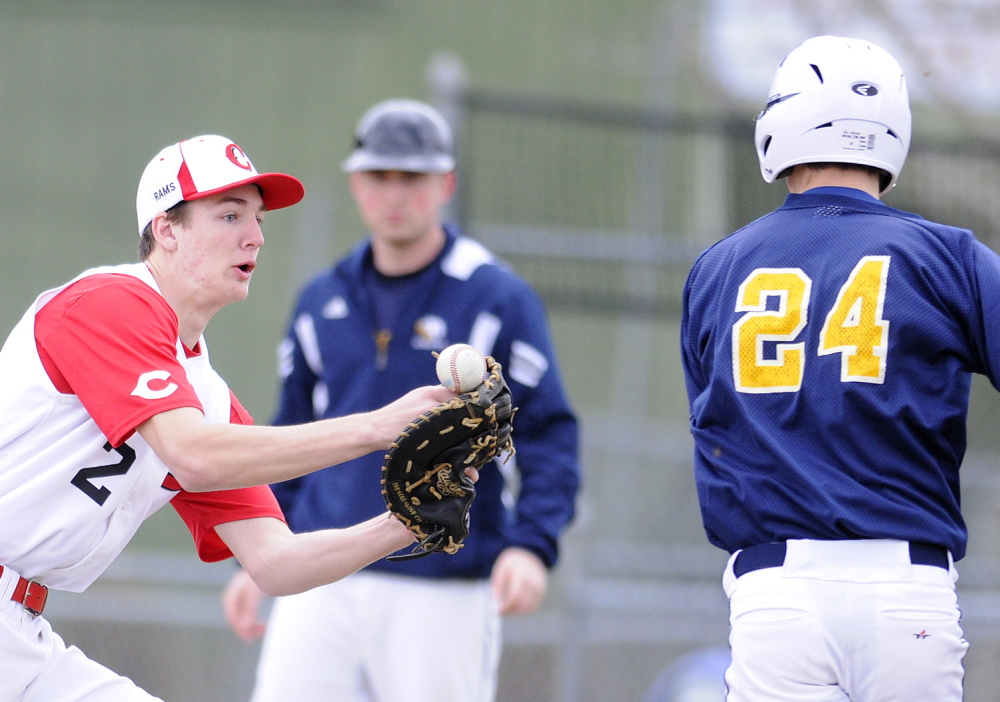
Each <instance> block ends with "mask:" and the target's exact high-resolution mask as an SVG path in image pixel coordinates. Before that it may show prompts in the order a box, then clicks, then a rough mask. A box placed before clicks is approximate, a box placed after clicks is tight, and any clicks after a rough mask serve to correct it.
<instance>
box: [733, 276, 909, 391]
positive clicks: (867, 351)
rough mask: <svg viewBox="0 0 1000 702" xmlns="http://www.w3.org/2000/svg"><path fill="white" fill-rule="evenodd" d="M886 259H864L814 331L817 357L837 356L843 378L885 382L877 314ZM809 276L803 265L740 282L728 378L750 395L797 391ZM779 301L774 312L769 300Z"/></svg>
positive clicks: (883, 337)
mask: <svg viewBox="0 0 1000 702" xmlns="http://www.w3.org/2000/svg"><path fill="white" fill-rule="evenodd" d="M889 259H890V257H889V256H865V257H864V258H862V259H861V260H860V261H858V264H857V265H856V266H855V267H854V270H853V271H851V274H850V276H848V278H847V281H846V282H845V283H844V284H843V285H842V286H841V288H840V292H839V293H838V295H837V300H836V302H835V303H834V305H833V307H832V308H831V309H830V311H829V312H828V313H827V315H826V320H825V322H824V324H823V328H822V329H821V330H820V333H819V348H818V349H817V350H816V352H817V355H820V356H825V355H828V354H840V358H841V363H840V380H841V382H845V383H849V382H855V383H882V382H883V381H884V380H885V362H886V356H887V354H888V341H889V322H888V321H887V320H885V319H883V318H882V308H883V305H884V303H885V288H886V280H887V276H888V273H889ZM811 293H812V280H810V279H809V276H807V275H806V274H805V273H804V272H803V271H802V269H800V268H758V269H756V270H754V271H753V272H751V273H750V275H748V276H747V277H746V279H745V280H744V281H743V283H742V284H741V285H740V289H739V293H738V299H737V301H736V311H737V312H745V314H744V315H743V316H741V317H740V319H739V320H738V321H737V322H736V324H734V325H733V380H734V382H735V384H736V389H737V390H739V391H740V392H747V393H772V392H797V391H798V390H799V389H800V388H801V387H802V376H803V373H804V371H805V363H806V348H805V347H806V344H805V341H798V342H796V341H795V339H797V338H798V337H799V335H800V334H801V332H802V330H803V329H805V328H806V325H807V324H808V323H809V319H808V310H809V296H810V294H811ZM775 299H776V300H777V309H770V308H772V307H774V306H775V305H774V303H773V302H772V303H771V304H770V305H769V304H768V301H769V300H775Z"/></svg>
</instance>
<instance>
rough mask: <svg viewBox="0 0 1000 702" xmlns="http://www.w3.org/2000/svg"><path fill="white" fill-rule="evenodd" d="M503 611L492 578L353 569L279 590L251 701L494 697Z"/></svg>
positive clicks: (440, 701) (450, 701) (476, 701)
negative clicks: (300, 588) (323, 581)
mask: <svg viewBox="0 0 1000 702" xmlns="http://www.w3.org/2000/svg"><path fill="white" fill-rule="evenodd" d="M499 659H500V618H499V614H498V611H497V605H496V601H495V600H494V599H493V595H492V592H491V591H490V586H489V582H488V581H456V580H431V579H426V578H411V577H400V576H390V575H382V574H377V573H369V572H361V573H355V574H354V575H351V576H349V577H347V578H345V579H344V580H341V581H339V582H336V583H333V584H332V585H325V586H323V587H318V588H315V589H313V590H309V591H308V592H304V593H302V594H299V595H292V596H290V597H281V598H278V599H277V600H276V601H275V603H274V609H273V610H272V612H271V617H270V620H269V622H268V627H267V634H266V635H265V637H264V645H263V649H262V651H261V659H260V663H259V666H258V670H257V683H256V688H255V690H254V695H253V698H252V700H253V702H288V700H296V702H329V700H338V702H399V701H400V700H406V702H492V700H493V698H494V696H495V693H496V672H497V666H498V664H499Z"/></svg>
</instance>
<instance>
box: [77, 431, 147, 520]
mask: <svg viewBox="0 0 1000 702" xmlns="http://www.w3.org/2000/svg"><path fill="white" fill-rule="evenodd" d="M104 450H105V451H107V452H108V453H111V451H112V450H114V451H115V453H117V454H118V455H119V456H121V457H122V460H120V461H118V463H112V464H110V465H106V466H94V467H93V468H84V469H82V470H80V471H77V474H76V475H75V476H73V479H72V480H71V481H70V482H71V483H73V485H74V486H75V487H77V488H79V489H80V490H82V491H83V494H84V495H86V496H87V497H89V498H90V499H92V500H93V501H94V502H96V503H97V504H99V505H103V504H104V503H105V502H107V500H108V496H109V495H110V494H111V491H110V490H108V489H107V488H106V487H104V486H103V485H102V486H100V487H98V486H97V485H95V484H94V483H92V482H90V481H91V480H95V479H100V478H111V477H114V476H116V475H125V474H126V473H128V469H129V468H131V467H132V464H133V463H135V451H134V450H133V449H132V447H131V446H129V445H128V444H122V445H121V446H119V447H118V448H114V449H113V447H112V446H111V442H108V443H106V444H104Z"/></svg>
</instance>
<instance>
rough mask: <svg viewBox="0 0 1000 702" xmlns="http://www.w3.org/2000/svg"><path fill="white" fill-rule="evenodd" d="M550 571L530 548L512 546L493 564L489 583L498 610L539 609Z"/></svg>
mask: <svg viewBox="0 0 1000 702" xmlns="http://www.w3.org/2000/svg"><path fill="white" fill-rule="evenodd" d="M548 582H549V572H548V570H547V569H546V567H545V564H544V563H542V560H541V559H540V558H539V557H538V556H536V555H535V554H534V553H532V552H531V551H529V550H527V549H524V548H518V547H516V546H512V547H510V548H507V549H504V550H503V551H502V552H501V553H500V556H499V557H498V558H497V561H496V563H494V564H493V574H492V575H491V577H490V583H491V585H492V586H493V596H494V597H496V599H497V602H498V603H499V604H500V614H530V613H531V612H534V611H535V610H536V609H538V606H539V605H540V604H541V603H542V598H544V597H545V592H546V590H547V589H548Z"/></svg>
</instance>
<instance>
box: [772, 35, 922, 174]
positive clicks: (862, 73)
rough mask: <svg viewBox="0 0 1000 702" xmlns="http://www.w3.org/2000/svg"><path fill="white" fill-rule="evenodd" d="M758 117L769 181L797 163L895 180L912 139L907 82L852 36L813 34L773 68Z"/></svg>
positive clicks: (884, 55)
mask: <svg viewBox="0 0 1000 702" xmlns="http://www.w3.org/2000/svg"><path fill="white" fill-rule="evenodd" d="M768 95H769V97H768V103H767V105H766V106H765V108H764V110H763V112H761V114H760V115H759V116H758V118H757V124H756V128H755V132H756V134H755V141H756V143H757V145H758V148H757V156H758V158H759V160H760V169H761V176H762V177H763V178H764V181H765V182H768V183H771V182H773V181H774V180H777V179H779V178H782V177H783V176H784V175H785V174H787V172H788V170H789V169H790V168H791V167H792V166H795V165H797V164H800V163H853V164H858V165H862V166H871V167H874V168H877V169H879V170H880V171H884V172H885V173H886V174H887V175H888V178H880V187H881V192H883V193H884V192H885V191H887V190H888V189H890V188H891V187H892V186H893V185H894V184H895V182H896V178H897V177H898V175H899V172H900V170H901V169H902V167H903V163H904V162H905V160H906V155H907V152H908V150H909V142H910V119H911V118H910V104H909V96H908V94H907V89H906V80H905V78H904V76H903V72H902V69H901V68H900V67H899V64H898V63H897V62H896V60H895V59H894V58H893V57H892V56H891V55H890V54H889V53H888V52H886V51H885V50H884V49H881V48H879V47H877V46H875V45H874V44H870V43H868V42H865V41H861V40H858V39H847V38H842V37H832V36H822V37H813V38H812V39H808V40H806V41H805V42H803V43H802V44H801V45H800V46H798V47H797V48H796V49H794V50H793V51H792V52H791V53H789V54H788V56H786V57H785V59H784V60H783V61H782V62H781V64H780V65H779V66H778V69H777V71H776V72H775V75H774V80H773V81H772V83H771V90H770V92H769V93H768Z"/></svg>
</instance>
